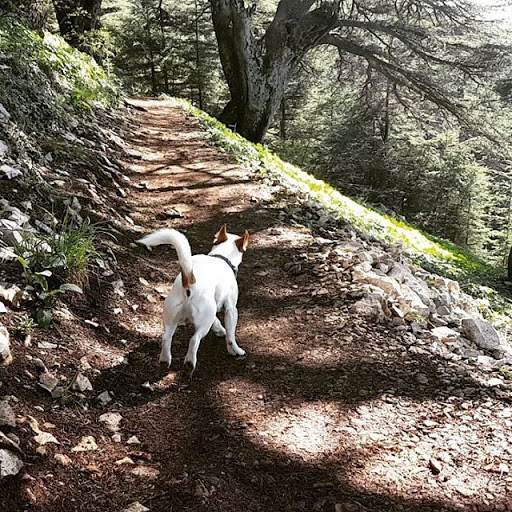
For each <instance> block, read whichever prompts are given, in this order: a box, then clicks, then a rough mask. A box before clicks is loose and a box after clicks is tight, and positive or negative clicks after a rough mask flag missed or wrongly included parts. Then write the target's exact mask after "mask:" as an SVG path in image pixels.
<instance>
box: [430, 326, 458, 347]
mask: <svg viewBox="0 0 512 512" xmlns="http://www.w3.org/2000/svg"><path fill="white" fill-rule="evenodd" d="M430 332H431V333H432V335H434V336H435V337H436V338H437V339H438V340H439V341H443V342H445V343H446V342H447V341H454V340H456V339H457V338H460V334H459V333H458V332H457V331H454V330H453V329H450V328H449V327H436V328H435V329H432V330H431V331H430Z"/></svg>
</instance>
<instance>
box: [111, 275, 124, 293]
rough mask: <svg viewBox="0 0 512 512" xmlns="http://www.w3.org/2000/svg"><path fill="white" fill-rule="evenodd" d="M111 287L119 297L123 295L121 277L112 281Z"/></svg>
mask: <svg viewBox="0 0 512 512" xmlns="http://www.w3.org/2000/svg"><path fill="white" fill-rule="evenodd" d="M112 287H113V288H114V293H116V294H117V295H119V297H124V294H125V288H124V283H123V281H122V280H121V279H118V280H117V281H113V282H112Z"/></svg>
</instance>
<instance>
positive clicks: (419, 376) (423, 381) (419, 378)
mask: <svg viewBox="0 0 512 512" xmlns="http://www.w3.org/2000/svg"><path fill="white" fill-rule="evenodd" d="M416 380H417V381H418V382H419V383H420V384H423V385H426V384H428V377H427V376H426V375H425V374H424V373H418V374H417V375H416Z"/></svg>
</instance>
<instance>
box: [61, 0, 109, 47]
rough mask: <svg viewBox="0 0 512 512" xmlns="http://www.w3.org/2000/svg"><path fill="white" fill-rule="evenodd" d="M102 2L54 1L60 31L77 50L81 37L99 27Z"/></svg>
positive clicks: (91, 0) (98, 0)
mask: <svg viewBox="0 0 512 512" xmlns="http://www.w3.org/2000/svg"><path fill="white" fill-rule="evenodd" d="M101 2H102V0H53V7H54V9H55V16H56V18H57V22H58V24H59V30H60V33H61V35H62V37H64V38H65V39H66V41H68V43H69V44H71V45H72V46H74V47H75V48H80V42H81V41H80V36H81V35H82V34H84V33H85V32H88V31H90V30H93V29H95V28H97V27H98V24H99V19H100V11H101Z"/></svg>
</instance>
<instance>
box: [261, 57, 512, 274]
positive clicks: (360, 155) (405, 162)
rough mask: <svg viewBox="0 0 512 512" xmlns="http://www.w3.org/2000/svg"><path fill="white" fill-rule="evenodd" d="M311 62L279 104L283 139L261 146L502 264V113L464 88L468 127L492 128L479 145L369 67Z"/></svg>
mask: <svg viewBox="0 0 512 512" xmlns="http://www.w3.org/2000/svg"><path fill="white" fill-rule="evenodd" d="M312 57H314V58H311V59H310V61H309V68H310V72H308V73H306V74H304V76H302V77H300V90H299V91H296V89H295V87H292V89H291V91H290V92H289V96H288V97H287V98H285V99H286V112H285V114H284V116H283V117H284V118H285V119H284V122H285V124H286V130H285V133H286V137H285V138H283V136H282V133H281V132H282V131H283V130H282V128H281V126H279V133H276V130H273V131H272V132H271V134H270V137H269V138H268V142H269V144H270V146H271V147H272V148H273V149H274V150H275V151H276V152H278V153H279V154H281V155H283V156H284V157H285V158H287V159H289V160H291V161H293V162H295V163H297V164H299V165H301V166H303V167H304V168H305V169H307V170H308V171H310V172H312V173H313V174H315V175H316V176H317V177H320V178H322V179H324V180H326V181H328V182H329V183H331V184H332V185H333V186H335V188H337V189H339V190H340V191H342V192H343V193H346V194H348V195H350V196H351V197H355V198H359V199H362V200H363V201H365V202H369V203H370V204H373V205H375V206H376V207H377V208H378V209H380V210H381V211H383V212H385V213H389V214H390V215H392V216H393V217H397V218H403V219H406V220H408V221H409V222H412V223H414V224H415V225H417V226H419V227H421V228H422V229H424V230H426V231H428V232H430V233H435V234H436V235H437V236H440V237H441V238H446V239H449V240H451V241H453V242H455V243H457V244H458V245H461V246H462V247H465V248H467V249H469V250H471V251H472V252H474V253H475V254H477V255H478V256H479V257H481V258H483V259H485V260H486V261H489V262H492V263H494V264H502V261H503V257H504V255H505V254H506V253H507V248H508V245H509V244H510V242H512V239H511V237H510V226H511V221H512V217H511V215H510V212H511V211H512V210H511V203H510V197H511V190H512V172H511V171H510V170H509V164H508V159H509V154H510V145H509V142H508V137H506V136H505V135H504V134H506V133H508V132H509V131H510V130H509V127H510V122H511V121H512V113H511V112H510V108H509V107H508V106H507V105H505V104H502V103H501V102H500V100H499V98H498V97H497V96H496V94H493V93H492V92H490V91H489V90H488V89H486V88H485V87H480V88H478V90H474V87H473V86H472V85H466V86H465V90H466V93H467V97H468V98H467V101H468V104H469V103H471V111H472V115H473V117H474V118H475V119H476V118H479V119H480V121H481V123H480V124H482V121H484V120H487V121H486V123H485V124H486V125H487V126H490V125H492V126H493V132H494V136H493V139H494V141H493V140H489V139H488V138H486V137H483V136H482V135H480V134H478V133H477V132H475V130H468V129H467V128H463V127H461V126H460V125H458V124H457V123H456V122H454V120H453V119H447V118H446V117H445V116H443V114H442V113H441V112H440V111H439V110H437V109H435V108H432V107H429V106H428V104H426V103H419V104H417V105H412V104H411V103H410V100H411V97H409V96H408V95H407V94H406V93H404V92H402V94H401V95H400V96H399V97H398V96H396V95H394V94H392V90H393V89H392V88H391V87H390V83H389V81H388V80H386V79H385V78H384V79H383V78H382V77H379V76H378V75H376V74H375V73H374V72H372V70H371V68H370V67H369V66H368V67H364V66H363V67H361V66H357V65H355V64H354V63H348V62H343V63H341V62H339V61H338V60H337V59H338V56H337V55H336V54H333V53H332V52H329V51H327V50H322V51H318V52H317V54H315V55H313V56H312ZM326 62H327V63H329V64H330V65H327V66H326V65H325V63H326ZM336 70H337V71H336ZM398 98H400V100H401V101H402V102H405V101H407V102H409V105H408V107H409V108H408V109H405V107H404V105H402V104H401V103H400V101H399V100H398ZM498 109H499V110H498ZM280 124H282V121H281V123H280ZM475 126H478V123H475ZM312 127H314V130H313V133H311V132H312Z"/></svg>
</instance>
